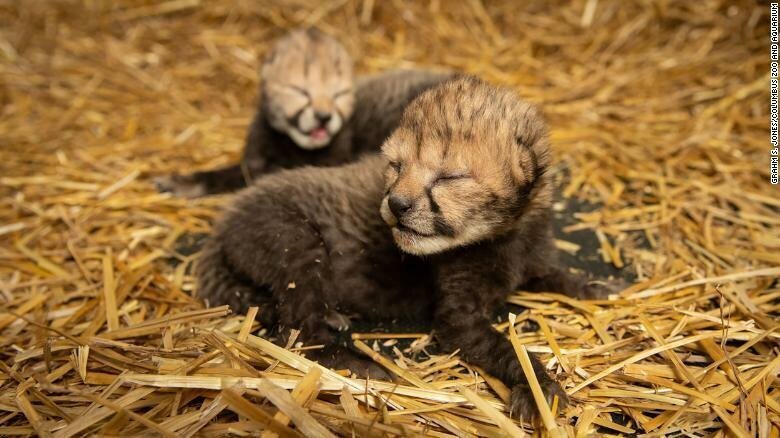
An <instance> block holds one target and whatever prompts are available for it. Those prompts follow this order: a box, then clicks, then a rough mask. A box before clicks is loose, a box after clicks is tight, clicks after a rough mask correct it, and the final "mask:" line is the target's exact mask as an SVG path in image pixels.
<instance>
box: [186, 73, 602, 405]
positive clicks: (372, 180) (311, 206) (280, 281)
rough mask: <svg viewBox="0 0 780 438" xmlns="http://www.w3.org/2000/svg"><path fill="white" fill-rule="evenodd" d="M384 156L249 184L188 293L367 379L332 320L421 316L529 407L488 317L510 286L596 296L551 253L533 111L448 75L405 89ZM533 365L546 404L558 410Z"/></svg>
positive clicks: (542, 132)
mask: <svg viewBox="0 0 780 438" xmlns="http://www.w3.org/2000/svg"><path fill="white" fill-rule="evenodd" d="M382 152H383V154H382V155H379V156H369V157H365V158H363V159H362V160H360V161H358V162H356V163H352V164H348V165H345V166H342V167H331V168H315V167H307V168H301V169H297V170H289V171H283V172H279V173H276V174H273V175H268V176H266V177H264V178H261V179H259V180H258V181H257V182H256V183H255V184H254V186H252V187H251V188H249V189H248V190H246V191H244V192H243V193H242V194H241V195H239V197H238V198H237V200H236V201H235V204H234V205H233V206H232V208H231V209H230V211H229V212H228V213H227V214H226V215H225V217H224V218H223V219H222V220H221V221H220V222H219V223H218V224H217V226H216V228H215V230H214V234H213V236H212V237H211V239H210V240H209V242H208V243H207V244H206V247H205V249H204V252H203V254H202V258H201V260H200V262H199V266H198V269H197V274H198V279H199V292H198V293H199V295H200V297H202V298H205V299H207V300H208V301H209V302H210V303H211V304H230V305H231V306H233V308H234V309H235V310H237V311H243V310H244V309H245V308H246V307H247V306H248V305H252V304H259V305H260V306H262V320H263V322H264V323H265V324H274V325H277V326H278V327H279V328H280V329H282V330H280V333H286V332H287V331H286V330H284V329H300V330H301V338H299V339H302V340H303V341H304V342H306V343H309V344H324V345H325V348H324V349H322V350H319V351H317V352H313V353H310V354H313V355H314V356H315V358H316V359H318V360H321V361H322V362H323V363H325V364H327V365H330V366H333V367H347V368H350V369H351V370H352V371H354V372H357V373H359V374H366V373H369V374H371V376H372V377H376V373H378V372H380V371H378V370H377V369H376V368H375V366H374V365H372V364H371V362H369V361H368V360H366V359H363V358H362V357H361V356H359V355H358V354H356V353H355V352H353V351H351V350H349V349H348V348H347V347H343V346H340V345H338V344H337V343H336V342H335V341H334V339H335V338H334V328H333V327H332V326H333V325H334V324H333V321H334V319H336V320H338V319H339V318H334V314H336V315H345V314H348V315H357V316H356V317H358V318H362V319H366V320H369V321H378V320H392V319H395V318H414V319H417V320H424V319H425V320H429V321H433V329H434V331H435V333H436V337H437V339H438V341H439V343H440V344H441V346H442V347H443V348H445V349H448V350H455V349H459V350H460V355H461V357H462V358H463V359H464V360H465V361H466V362H468V363H471V364H474V365H477V366H480V367H482V368H483V369H484V370H486V371H487V372H488V373H490V374H491V375H493V376H496V377H498V378H500V379H501V380H502V381H503V382H504V383H506V384H507V385H508V386H509V387H510V388H512V403H511V410H512V412H513V414H514V415H515V416H519V415H522V416H524V418H530V417H532V416H534V414H535V408H534V406H535V404H534V402H533V400H532V395H531V392H530V390H529V387H528V383H527V381H526V378H525V375H524V374H523V372H522V370H521V368H520V364H519V362H518V360H517V358H516V355H515V352H514V350H513V348H512V346H511V344H510V343H509V341H508V340H507V339H506V337H505V336H504V335H503V334H501V333H499V332H498V331H496V330H494V329H493V327H492V322H493V320H494V317H495V315H496V313H497V312H498V310H499V309H500V307H501V305H502V304H503V303H504V302H505V299H506V295H507V293H508V292H510V291H512V290H515V288H516V287H523V288H524V289H530V290H546V291H552V290H554V291H560V292H563V293H567V294H569V295H573V296H576V297H591V296H594V295H599V294H600V293H601V292H602V291H601V290H599V289H598V287H599V286H594V285H590V284H589V283H587V282H586V281H585V280H584V279H581V278H577V277H573V276H572V275H570V274H569V273H568V272H567V271H565V270H563V269H561V268H560V267H558V265H557V264H556V262H555V258H554V246H553V238H552V232H551V220H552V218H551V216H552V215H551V199H552V194H553V184H552V181H551V177H550V175H549V174H548V172H547V169H548V166H549V163H550V152H549V148H548V139H547V131H546V127H545V123H544V122H543V120H542V117H541V116H540V114H539V113H538V112H537V110H536V109H535V108H534V107H533V106H531V105H530V104H528V103H526V102H524V101H523V100H521V99H520V98H519V97H518V96H517V95H516V94H515V93H514V92H513V91H511V90H510V89H508V88H501V87H496V86H492V85H489V84H488V83H486V82H483V81H481V80H479V79H476V78H473V77H459V78H456V79H453V80H451V81H448V82H446V83H444V84H443V85H440V86H438V87H436V88H433V89H430V90H428V91H425V92H424V93H422V94H421V95H420V96H419V97H418V98H417V99H415V100H414V101H413V102H412V103H411V104H410V105H409V106H408V107H407V109H406V110H405V112H404V114H403V117H402V118H401V121H400V126H399V127H398V129H396V130H395V132H394V133H393V134H392V135H391V136H390V137H389V138H388V139H387V141H386V142H385V143H384V145H383V147H382ZM342 320H343V319H342ZM533 364H534V369H535V371H536V374H537V377H538V379H539V381H540V383H541V385H542V388H543V390H544V393H545V394H546V396H547V398H548V399H549V400H552V398H553V396H558V397H559V399H560V402H561V403H562V404H565V403H566V401H567V400H566V395H565V393H564V392H563V390H562V389H561V387H560V386H559V385H558V383H556V382H555V381H554V380H553V379H552V378H551V377H549V376H548V374H547V373H546V371H545V369H544V366H543V365H542V364H541V363H540V362H539V361H538V360H534V361H533Z"/></svg>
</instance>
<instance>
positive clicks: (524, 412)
mask: <svg viewBox="0 0 780 438" xmlns="http://www.w3.org/2000/svg"><path fill="white" fill-rule="evenodd" d="M539 385H541V387H542V392H543V393H544V397H545V399H546V400H547V405H548V406H550V408H552V405H553V399H554V398H555V396H558V412H560V411H561V410H562V409H563V408H565V407H566V406H567V405H568V404H569V396H567V395H566V393H565V392H564V391H563V388H561V386H560V385H559V384H558V382H556V381H554V380H543V381H540V382H539ZM553 414H555V413H553ZM509 415H510V416H511V417H512V418H522V419H524V420H528V421H530V420H533V419H534V418H536V417H537V416H538V415H539V411H538V410H537V408H536V402H535V401H534V395H533V393H532V392H531V387H530V386H528V385H527V384H519V385H515V386H514V387H512V396H511V399H510V404H509Z"/></svg>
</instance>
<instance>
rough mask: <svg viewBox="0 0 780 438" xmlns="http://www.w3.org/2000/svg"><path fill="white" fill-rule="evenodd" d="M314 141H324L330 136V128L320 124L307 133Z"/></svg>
mask: <svg viewBox="0 0 780 438" xmlns="http://www.w3.org/2000/svg"><path fill="white" fill-rule="evenodd" d="M306 134H307V135H308V136H309V137H310V138H311V139H312V140H314V141H322V140H327V139H329V138H330V136H331V133H330V132H329V131H328V128H326V127H324V126H318V127H316V128H314V129H312V130H310V131H309V132H307V133H306Z"/></svg>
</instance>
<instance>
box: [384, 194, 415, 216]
mask: <svg viewBox="0 0 780 438" xmlns="http://www.w3.org/2000/svg"><path fill="white" fill-rule="evenodd" d="M387 206H388V207H390V211H391V212H393V215H394V216H395V217H396V218H400V217H401V216H403V215H404V213H406V212H407V211H409V209H411V208H412V201H411V200H410V199H409V198H405V197H403V196H397V195H391V196H390V198H389V199H388V200H387Z"/></svg>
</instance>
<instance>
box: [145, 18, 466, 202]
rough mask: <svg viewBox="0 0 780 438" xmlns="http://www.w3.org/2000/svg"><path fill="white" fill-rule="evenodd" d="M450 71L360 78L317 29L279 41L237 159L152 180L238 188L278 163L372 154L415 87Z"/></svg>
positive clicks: (188, 188)
mask: <svg viewBox="0 0 780 438" xmlns="http://www.w3.org/2000/svg"><path fill="white" fill-rule="evenodd" d="M451 76H452V74H451V73H436V72H429V71H423V70H398V71H390V72H385V73H381V74H377V75H371V76H365V77H360V78H358V79H357V80H356V79H355V78H354V76H353V72H352V58H351V57H350V55H349V53H347V50H346V49H345V48H344V46H343V45H341V43H340V42H339V41H338V40H336V39H335V38H333V37H331V36H329V35H327V34H325V33H323V32H321V31H319V30H317V29H316V28H308V29H299V30H295V31H292V32H290V33H289V34H287V35H285V36H284V37H282V38H281V39H279V40H278V41H277V42H276V43H275V44H274V46H273V48H272V49H271V52H270V53H269V54H268V56H267V57H266V58H265V60H264V62H263V65H262V69H261V77H262V86H261V100H260V107H259V108H258V111H257V113H256V115H255V119H254V121H253V122H252V125H251V126H250V128H249V134H248V135H247V138H246V145H245V147H244V156H243V158H242V159H241V162H240V163H236V164H234V165H232V166H228V167H225V168H222V169H215V170H211V171H205V172H196V173H193V174H190V175H179V174H175V175H170V176H164V177H159V178H157V179H156V180H155V183H156V184H157V187H158V188H159V189H160V190H161V191H170V192H173V193H174V194H176V195H179V196H187V197H197V196H203V195H207V194H214V193H221V192H228V191H233V190H237V189H240V188H243V187H245V186H246V184H247V181H250V180H251V179H253V178H257V177H258V176H260V175H263V174H266V173H270V172H273V171H276V170H279V169H289V168H293V167H299V166H303V165H307V164H309V165H316V166H322V165H335V164H342V163H345V162H348V161H352V160H353V159H354V158H356V157H357V156H358V155H360V154H361V153H363V152H365V151H371V152H376V151H377V150H379V147H380V146H381V144H382V142H383V141H384V140H385V139H386V138H387V136H388V135H390V133H391V132H392V130H393V129H395V128H396V126H397V125H398V119H400V117H401V113H402V111H403V109H404V107H405V106H406V105H407V104H408V103H409V102H410V101H411V100H412V99H413V98H414V97H416V96H417V95H418V94H419V93H420V92H422V91H423V90H425V89H427V88H430V87H431V86H434V85H436V84H438V83H440V82H442V81H444V80H445V79H448V78H450V77H451Z"/></svg>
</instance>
